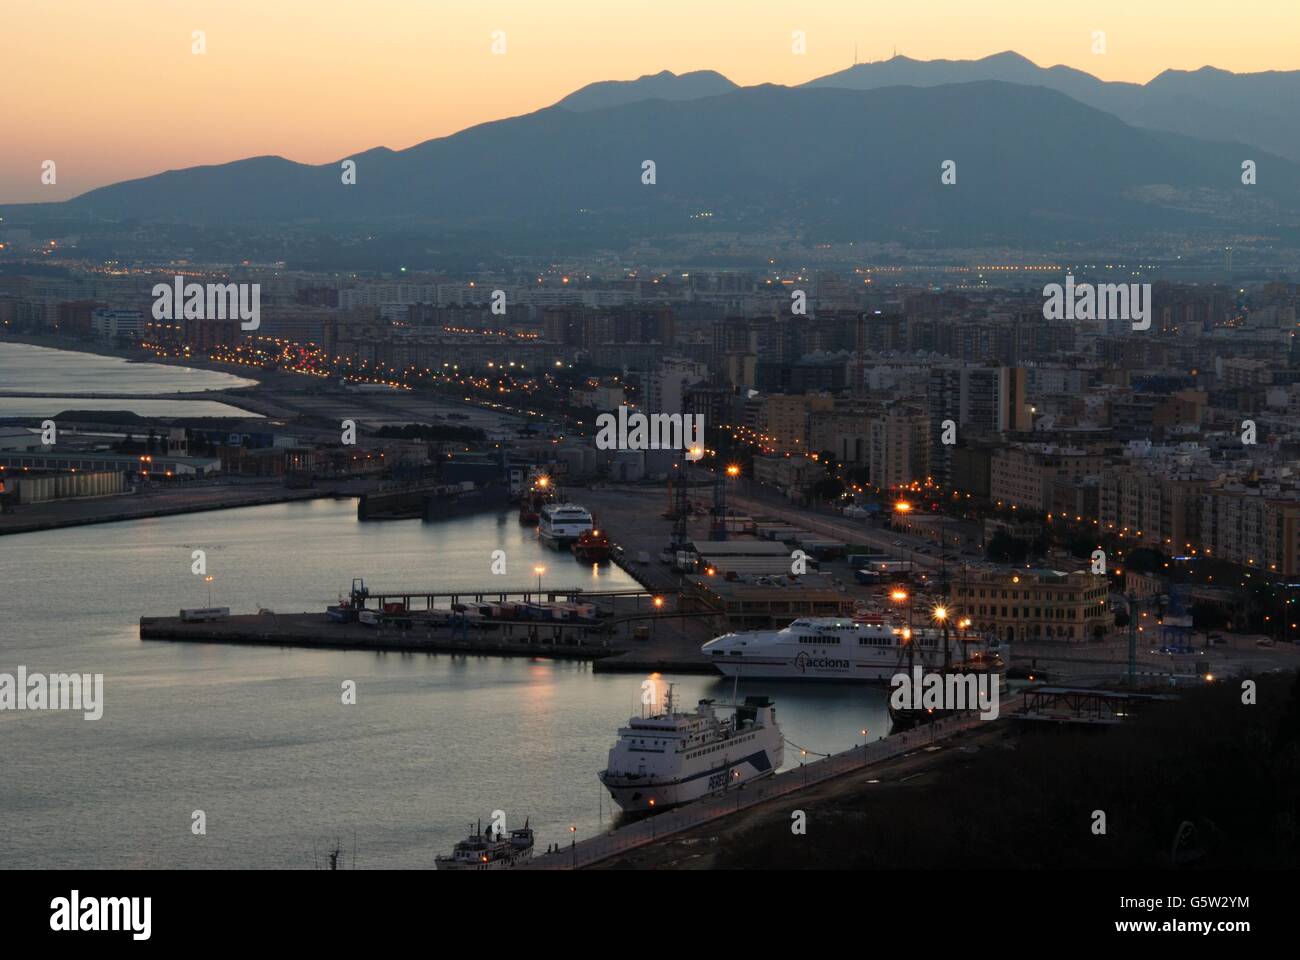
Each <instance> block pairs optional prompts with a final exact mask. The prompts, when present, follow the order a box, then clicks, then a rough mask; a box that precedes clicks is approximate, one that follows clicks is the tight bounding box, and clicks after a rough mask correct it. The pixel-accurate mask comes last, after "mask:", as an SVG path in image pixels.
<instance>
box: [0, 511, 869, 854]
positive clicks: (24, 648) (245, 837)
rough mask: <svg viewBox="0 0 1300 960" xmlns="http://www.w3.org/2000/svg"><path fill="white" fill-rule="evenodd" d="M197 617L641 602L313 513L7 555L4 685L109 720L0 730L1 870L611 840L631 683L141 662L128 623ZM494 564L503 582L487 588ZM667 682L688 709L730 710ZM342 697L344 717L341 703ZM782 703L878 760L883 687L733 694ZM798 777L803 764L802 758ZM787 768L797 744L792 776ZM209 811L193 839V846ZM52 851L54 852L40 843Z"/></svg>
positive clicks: (385, 661)
mask: <svg viewBox="0 0 1300 960" xmlns="http://www.w3.org/2000/svg"><path fill="white" fill-rule="evenodd" d="M195 550H203V551H205V554H206V563H207V572H208V574H210V575H211V576H212V577H213V580H212V583H211V584H210V587H211V590H212V593H211V603H212V604H213V605H220V606H228V607H230V608H231V609H232V612H235V613H252V612H255V611H256V610H257V608H258V607H259V606H261V607H266V608H269V609H272V610H276V611H282V612H299V611H303V610H315V611H322V610H324V608H325V606H326V604H328V603H332V602H335V601H336V599H337V597H338V594H339V593H340V592H346V591H347V589H348V588H349V586H350V584H351V578H352V577H364V578H365V579H366V582H367V584H368V585H369V586H371V588H372V589H383V590H390V591H391V590H396V589H398V588H402V587H406V588H411V589H417V588H420V589H425V590H440V591H443V590H452V589H475V588H483V589H488V590H491V589H504V590H509V589H514V590H526V589H534V588H535V587H536V574H535V573H534V572H533V571H534V567H535V566H536V565H538V564H543V565H545V567H546V571H545V573H544V574H543V578H542V585H543V587H544V588H548V587H550V588H560V587H573V586H582V587H585V588H588V589H616V588H628V587H633V586H635V584H634V583H633V582H632V581H631V579H630V578H629V577H628V576H627V574H625V573H624V572H623V571H621V570H620V569H619V568H618V567H615V566H608V565H607V566H602V567H599V568H596V569H595V570H593V569H592V568H591V567H590V566H581V565H579V564H578V563H577V562H576V561H574V560H573V559H572V558H571V557H569V556H568V555H567V554H558V553H556V552H554V551H551V550H548V549H546V548H544V547H543V546H542V545H540V544H539V543H538V542H537V540H536V531H535V530H534V529H532V528H526V527H521V526H520V525H519V524H518V522H517V521H516V518H515V516H514V514H513V513H501V514H484V515H480V516H474V517H464V518H459V519H455V520H451V521H445V522H441V523H431V524H426V523H421V522H420V521H396V522H389V523H368V524H363V523H360V522H358V521H357V519H356V504H355V502H354V501H346V500H345V501H332V500H317V501H308V502H301V503H286V504H274V505H269V506H262V507H252V508H245V509H239V510H229V511H220V512H214V513H202V514H194V515H188V516H176V517H165V518H156V519H149V520H140V521H131V522H124V523H114V524H103V525H97V526H88V527H78V528H71V529H65V530H55V531H48V532H42V533H34V534H24V535H19V536H11V537H5V538H3V539H2V540H0V578H3V579H2V581H0V582H3V583H4V584H5V598H6V599H5V602H4V605H3V618H0V673H11V674H12V673H14V672H15V671H16V670H17V668H18V667H19V666H25V667H26V668H27V670H28V671H29V672H36V671H40V672H46V673H52V672H77V673H82V674H94V673H102V674H103V675H104V697H103V700H104V704H103V716H102V718H101V719H99V720H85V719H83V716H82V714H81V713H74V712H62V711H5V712H4V713H0V767H3V769H4V771H5V775H4V776H3V777H0V863H3V864H4V865H5V866H7V867H78V866H83V867H93V868H101V867H102V868H110V867H179V868H188V867H193V868H239V867H308V868H309V867H311V866H313V865H314V864H318V863H323V861H324V855H325V851H326V849H327V848H328V847H331V846H333V845H334V844H335V843H337V844H338V845H340V846H341V847H343V848H344V851H345V862H346V863H347V864H348V865H351V863H352V859H353V850H354V849H355V860H356V865H357V867H358V868H365V867H372V868H373V867H398V868H429V867H431V865H432V863H433V856H434V855H435V853H438V852H444V851H449V850H450V849H451V846H452V844H453V843H454V842H455V841H456V840H457V839H460V838H462V837H463V836H464V833H465V832H466V829H467V827H468V825H469V823H470V822H471V821H472V820H474V819H476V818H478V817H482V818H484V820H486V819H487V818H489V817H490V816H491V815H492V813H493V811H495V810H502V811H504V812H505V814H506V820H507V824H508V825H510V826H514V825H519V824H522V822H523V820H524V818H525V817H528V818H530V819H531V822H532V825H533V826H534V827H535V828H536V829H537V837H538V845H539V849H544V848H545V847H546V846H547V845H548V844H551V843H567V842H568V841H569V838H570V833H569V826H570V825H574V826H576V827H577V835H578V837H580V838H581V837H585V836H590V835H592V834H593V833H594V832H597V831H600V830H604V829H608V828H609V827H610V825H611V817H612V813H611V806H610V803H609V799H608V797H607V796H605V794H604V792H603V788H602V787H601V786H600V784H599V783H598V781H597V779H596V773H597V771H598V770H600V769H601V768H602V767H603V765H604V762H605V758H606V754H607V752H608V750H609V747H610V746H611V745H612V743H613V742H614V739H615V736H616V731H617V728H618V727H619V726H620V725H621V724H623V723H624V722H626V720H627V719H628V717H629V716H631V715H632V714H633V713H636V712H639V710H640V707H639V704H640V700H641V690H642V687H641V684H642V681H643V680H644V679H645V677H642V676H640V675H634V674H612V673H611V674H603V673H601V674H598V673H594V672H593V670H592V667H591V665H590V664H589V663H586V662H575V661H551V660H543V659H509V658H500V657H489V656H463V655H449V654H397V653H367V652H364V651H326V650H304V649H290V648H283V649H272V648H260V647H240V646H225V645H207V644H186V643H168V642H154V641H141V640H140V639H139V637H138V630H137V622H138V618H139V617H140V616H142V615H157V614H169V615H174V614H175V612H176V611H177V610H178V609H179V608H181V607H190V606H206V605H208V603H209V595H208V589H209V585H208V584H206V583H205V582H204V580H203V578H202V577H200V576H196V575H195V574H194V573H193V572H192V564H193V559H192V557H193V552H194V551H195ZM494 550H503V551H505V554H506V558H507V567H506V570H507V572H506V574H505V575H493V574H492V573H491V569H490V568H491V557H492V552H493V551H494ZM662 679H663V680H664V681H675V682H676V683H677V684H678V685H677V696H678V698H679V702H680V703H684V704H687V705H692V704H694V702H695V700H697V699H698V698H700V697H703V696H713V697H718V698H720V699H729V698H730V695H731V692H732V691H731V684H730V682H729V681H723V680H722V679H721V678H717V679H714V678H710V677H705V676H689V677H680V678H672V677H667V678H662ZM346 681H352V682H354V683H355V687H356V702H355V704H351V705H348V704H344V703H343V702H342V701H343V697H342V690H343V685H344V683H345V682H346ZM746 693H765V694H769V695H772V696H774V697H775V698H776V701H777V707H778V717H779V719H780V722H781V724H782V727H783V729H784V732H785V735H786V736H787V737H788V738H789V739H790V740H791V741H793V742H795V743H797V744H799V745H800V746H801V747H805V748H808V749H809V750H813V751H825V752H828V751H837V750H842V749H845V748H848V747H850V746H852V745H853V744H855V743H858V742H861V741H862V739H863V737H862V733H861V731H862V729H863V728H866V729H867V731H868V734H867V738H868V739H876V738H877V737H878V736H880V735H881V734H882V733H883V732H884V731H885V730H886V729H887V725H888V720H887V714H886V709H885V694H884V691H882V690H878V689H869V688H865V687H861V686H853V685H836V684H832V685H825V686H822V685H811V686H810V685H806V684H800V683H798V682H789V681H786V682H779V683H777V682H771V681H768V682H762V683H760V682H758V681H755V682H753V683H752V684H751V683H747V682H744V681H742V683H741V685H740V694H741V695H742V696H743V695H745V694H746ZM806 759H809V760H811V759H813V757H812V756H809V757H807V758H806ZM800 760H801V755H800V751H799V750H798V749H796V748H794V747H789V746H788V747H787V750H786V762H787V766H788V765H797V764H798V763H799V762H800ZM196 811H202V812H203V816H204V819H205V821H206V833H204V834H201V835H200V834H196V833H194V832H193V830H192V824H193V823H194V818H195V812H196ZM51 838H57V842H55V841H53V840H51Z"/></svg>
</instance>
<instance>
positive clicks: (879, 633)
mask: <svg viewBox="0 0 1300 960" xmlns="http://www.w3.org/2000/svg"><path fill="white" fill-rule="evenodd" d="M961 642H962V644H963V645H964V647H965V650H966V652H965V655H964V657H965V659H970V660H974V661H984V660H987V659H989V658H988V655H987V651H986V644H985V641H984V639H983V638H982V637H981V638H965V639H963V640H962V641H961ZM944 647H945V643H944V637H943V632H942V631H940V630H931V629H924V630H911V629H909V628H907V627H896V626H892V625H890V624H889V623H887V622H885V621H884V620H883V619H850V618H848V617H801V618H799V619H798V620H795V621H793V622H792V623H790V624H789V625H788V626H785V627H782V628H781V629H779V630H753V631H747V632H744V633H726V634H723V635H722V636H720V637H715V638H714V639H712V640H710V641H709V642H708V643H706V644H704V645H703V646H702V647H701V648H700V649H701V652H703V653H704V655H705V656H706V657H708V658H709V661H710V662H711V663H712V664H713V665H714V666H715V667H717V669H718V671H719V672H721V673H722V674H724V675H725V676H728V677H779V678H785V679H792V680H870V681H876V682H881V681H884V682H887V681H888V680H889V679H890V678H891V677H892V676H893V675H894V674H896V673H898V672H899V671H900V670H901V669H903V666H902V663H903V659H904V657H905V656H907V655H909V651H910V656H911V657H912V662H914V663H920V664H921V665H922V666H924V667H926V668H927V669H939V668H942V667H943V666H944V664H945V652H944Z"/></svg>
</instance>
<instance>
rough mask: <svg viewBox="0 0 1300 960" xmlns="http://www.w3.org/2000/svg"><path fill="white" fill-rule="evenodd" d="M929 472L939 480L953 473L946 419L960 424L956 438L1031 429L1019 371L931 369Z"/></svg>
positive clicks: (958, 441) (993, 435) (1007, 369)
mask: <svg viewBox="0 0 1300 960" xmlns="http://www.w3.org/2000/svg"><path fill="white" fill-rule="evenodd" d="M929 412H930V471H931V474H932V475H933V476H934V478H935V479H936V480H938V481H940V482H943V483H947V482H949V480H950V478H951V475H952V464H951V450H952V446H953V444H945V443H944V442H943V437H944V434H945V432H946V431H945V421H948V420H950V421H952V423H953V425H955V426H956V440H957V443H961V442H962V441H963V439H966V438H970V439H974V438H977V437H996V436H998V435H999V434H1003V433H1006V432H1011V431H1025V430H1029V429H1030V428H1031V427H1032V424H1033V419H1032V417H1031V416H1030V413H1029V403H1028V399H1027V397H1026V394H1025V371H1024V369H1023V368H1020V367H975V366H956V365H952V366H938V367H932V368H931V370H930V387H929Z"/></svg>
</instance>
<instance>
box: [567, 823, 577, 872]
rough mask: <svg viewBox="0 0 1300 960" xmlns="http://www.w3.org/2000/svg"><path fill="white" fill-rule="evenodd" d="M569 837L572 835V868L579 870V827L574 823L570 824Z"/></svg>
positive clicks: (570, 847)
mask: <svg viewBox="0 0 1300 960" xmlns="http://www.w3.org/2000/svg"><path fill="white" fill-rule="evenodd" d="M569 837H570V841H569V849H570V850H571V851H572V853H573V860H572V863H573V867H572V869H574V870H577V869H578V828H577V827H575V826H573V825H572V824H570V825H569Z"/></svg>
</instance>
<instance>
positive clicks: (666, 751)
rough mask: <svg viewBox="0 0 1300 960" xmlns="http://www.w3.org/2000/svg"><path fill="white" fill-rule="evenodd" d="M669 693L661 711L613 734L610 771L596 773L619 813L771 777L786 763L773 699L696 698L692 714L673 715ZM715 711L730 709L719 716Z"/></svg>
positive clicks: (652, 808) (649, 808)
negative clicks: (730, 701) (716, 700)
mask: <svg viewBox="0 0 1300 960" xmlns="http://www.w3.org/2000/svg"><path fill="white" fill-rule="evenodd" d="M672 689H673V688H672V686H671V685H670V686H669V688H668V698H667V702H666V704H665V707H664V712H663V713H660V714H656V715H655V716H652V717H633V718H632V719H631V720H629V721H628V725H627V726H626V727H623V728H621V729H620V730H619V731H618V742H617V743H615V744H614V746H613V748H612V749H611V750H610V751H609V763H608V766H607V767H606V769H604V770H602V771H601V772H600V774H599V776H600V782H601V783H603V784H604V785H605V788H606V789H607V790H609V793H610V796H612V797H613V798H614V802H615V803H617V804H618V805H619V806H620V807H621V808H622V809H624V810H627V811H630V812H651V811H656V810H665V809H668V808H670V807H676V806H680V805H681V804H684V803H690V802H691V801H692V800H698V799H700V798H701V797H707V796H710V795H712V794H718V793H723V792H725V791H727V790H734V789H735V788H737V787H739V786H740V785H741V784H744V783H749V782H750V781H752V780H759V779H762V778H763V777H770V776H772V775H773V774H774V773H776V770H777V768H778V767H780V766H781V763H782V761H783V760H784V758H785V739H784V737H782V735H781V728H780V727H779V726H777V722H776V706H775V705H774V704H773V703H772V701H771V700H769V699H768V698H767V697H746V698H745V702H744V703H743V704H740V703H737V704H730V705H728V704H715V703H714V701H712V700H701V701H700V702H699V706H698V707H697V708H696V710H695V712H694V713H678V712H677V711H675V710H674V709H673V694H672ZM719 709H724V710H731V711H733V712H732V715H731V716H729V717H725V718H722V717H719V716H718V714H717V711H718V710H719Z"/></svg>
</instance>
